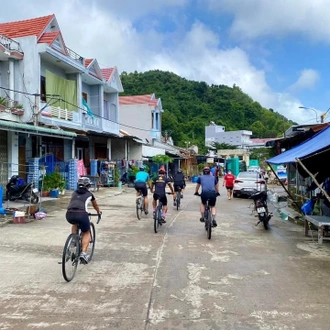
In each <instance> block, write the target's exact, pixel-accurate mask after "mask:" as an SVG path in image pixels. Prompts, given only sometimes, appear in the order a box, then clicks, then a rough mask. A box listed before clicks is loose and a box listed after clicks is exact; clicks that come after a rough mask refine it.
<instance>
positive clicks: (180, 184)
mask: <svg viewBox="0 0 330 330" xmlns="http://www.w3.org/2000/svg"><path fill="white" fill-rule="evenodd" d="M173 186H174V195H173V205H174V206H176V195H177V193H178V191H179V188H180V189H181V198H183V190H184V188H185V187H186V181H185V179H184V174H183V173H182V170H181V168H179V169H178V172H177V174H176V175H175V177H174V183H173Z"/></svg>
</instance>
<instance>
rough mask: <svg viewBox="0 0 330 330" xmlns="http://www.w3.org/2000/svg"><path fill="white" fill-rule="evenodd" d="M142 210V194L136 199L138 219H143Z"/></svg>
mask: <svg viewBox="0 0 330 330" xmlns="http://www.w3.org/2000/svg"><path fill="white" fill-rule="evenodd" d="M142 211H143V202H142V198H141V196H140V197H138V198H137V199H136V216H137V218H138V220H140V219H141V215H142Z"/></svg>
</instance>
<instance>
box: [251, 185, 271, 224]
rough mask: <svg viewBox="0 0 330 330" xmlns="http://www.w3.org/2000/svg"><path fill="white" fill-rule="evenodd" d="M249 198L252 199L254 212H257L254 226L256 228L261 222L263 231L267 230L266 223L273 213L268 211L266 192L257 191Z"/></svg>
mask: <svg viewBox="0 0 330 330" xmlns="http://www.w3.org/2000/svg"><path fill="white" fill-rule="evenodd" d="M250 198H251V199H253V203H254V210H255V211H256V212H257V216H258V219H259V221H258V223H257V224H256V226H258V225H259V223H260V222H262V223H263V225H264V227H265V229H268V223H269V220H270V219H271V217H272V216H273V213H271V212H269V211H268V206H267V191H258V192H256V193H254V194H253V195H251V196H250Z"/></svg>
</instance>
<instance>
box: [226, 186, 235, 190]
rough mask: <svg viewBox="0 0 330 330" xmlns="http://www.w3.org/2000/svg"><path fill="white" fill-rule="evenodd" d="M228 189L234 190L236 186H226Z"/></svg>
mask: <svg viewBox="0 0 330 330" xmlns="http://www.w3.org/2000/svg"><path fill="white" fill-rule="evenodd" d="M226 189H227V190H233V189H234V187H233V186H231V187H229V186H226Z"/></svg>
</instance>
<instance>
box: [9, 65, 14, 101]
mask: <svg viewBox="0 0 330 330" xmlns="http://www.w3.org/2000/svg"><path fill="white" fill-rule="evenodd" d="M14 64H15V63H14V60H12V59H10V60H9V71H8V75H9V89H10V91H9V97H10V99H11V100H12V101H11V104H10V106H13V105H14V102H13V100H14V97H15V94H14V90H15V71H14Z"/></svg>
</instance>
